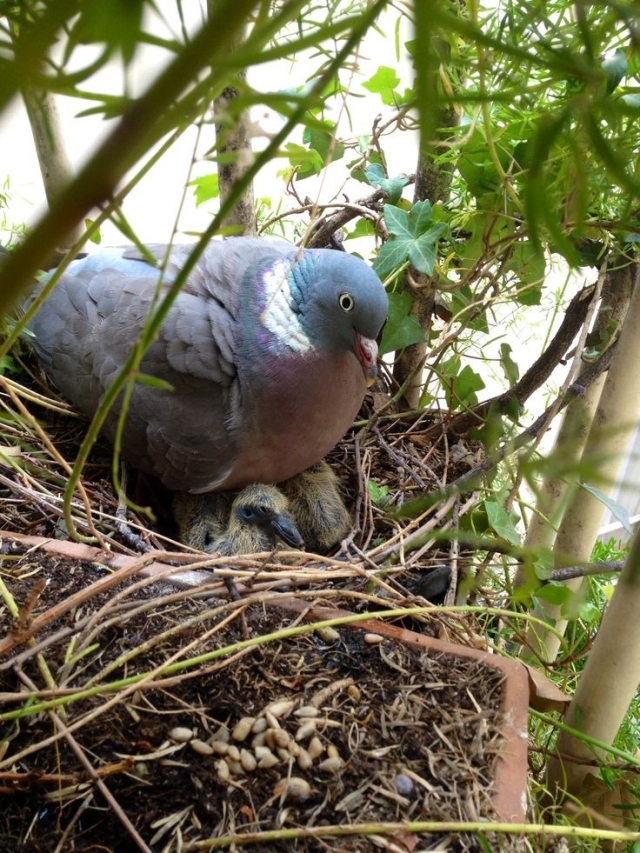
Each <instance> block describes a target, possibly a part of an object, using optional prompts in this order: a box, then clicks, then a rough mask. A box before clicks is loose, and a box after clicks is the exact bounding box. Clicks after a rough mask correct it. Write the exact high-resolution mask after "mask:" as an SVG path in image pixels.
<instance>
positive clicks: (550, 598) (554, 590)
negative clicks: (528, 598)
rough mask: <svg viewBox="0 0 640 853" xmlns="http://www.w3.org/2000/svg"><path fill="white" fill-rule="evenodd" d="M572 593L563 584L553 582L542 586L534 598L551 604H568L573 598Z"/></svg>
mask: <svg viewBox="0 0 640 853" xmlns="http://www.w3.org/2000/svg"><path fill="white" fill-rule="evenodd" d="M571 595H572V592H571V590H570V589H569V587H568V586H565V584H563V583H556V582H554V581H552V582H551V583H547V584H545V585H544V586H541V587H540V588H539V589H538V590H537V591H536V594H535V596H534V600H535V599H538V598H539V599H541V600H542V601H547V602H548V603H549V604H559V605H562V604H566V603H567V602H568V601H569V599H570V598H571Z"/></svg>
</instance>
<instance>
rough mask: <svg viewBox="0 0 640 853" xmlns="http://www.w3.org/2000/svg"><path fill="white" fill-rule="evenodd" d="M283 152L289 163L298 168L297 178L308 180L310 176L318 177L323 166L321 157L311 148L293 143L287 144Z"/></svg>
mask: <svg viewBox="0 0 640 853" xmlns="http://www.w3.org/2000/svg"><path fill="white" fill-rule="evenodd" d="M285 151H286V152H287V157H288V158H289V162H290V163H291V165H292V166H293V167H294V168H296V167H297V168H298V178H299V179H300V180H302V179H303V178H309V177H311V175H319V174H320V172H321V171H322V168H323V166H324V162H323V160H322V157H321V156H320V154H318V152H317V151H316V150H315V149H313V148H305V147H304V145H297V144H296V143H295V142H287V144H286V145H285Z"/></svg>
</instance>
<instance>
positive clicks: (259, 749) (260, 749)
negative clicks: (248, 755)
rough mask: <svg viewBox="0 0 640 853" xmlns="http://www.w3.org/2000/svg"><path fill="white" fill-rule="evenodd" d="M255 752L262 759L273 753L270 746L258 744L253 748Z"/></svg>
mask: <svg viewBox="0 0 640 853" xmlns="http://www.w3.org/2000/svg"><path fill="white" fill-rule="evenodd" d="M253 754H254V755H255V757H256V758H257V759H258V761H260V759H262V758H266V757H267V756H268V755H273V753H272V752H271V750H270V749H269V747H268V746H256V748H255V749H254V750H253Z"/></svg>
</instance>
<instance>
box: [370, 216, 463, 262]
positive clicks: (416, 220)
mask: <svg viewBox="0 0 640 853" xmlns="http://www.w3.org/2000/svg"><path fill="white" fill-rule="evenodd" d="M432 217H433V211H432V209H431V205H430V204H429V202H428V201H419V202H417V203H416V204H414V205H413V207H412V208H411V210H408V211H407V210H403V209H402V208H400V207H396V206H395V205H392V204H385V206H384V221H385V225H386V226H387V229H388V230H389V233H390V235H391V237H390V238H389V239H388V240H387V242H386V243H385V244H384V246H383V247H382V248H381V249H380V251H379V253H378V257H377V258H376V259H375V261H374V264H373V268H374V270H375V271H376V272H377V273H378V275H379V276H380V277H381V278H384V277H385V276H387V275H389V274H390V273H391V272H392V271H393V270H394V269H396V268H397V267H399V266H400V265H401V264H404V263H405V262H406V261H409V262H410V263H411V264H412V265H413V266H414V267H415V268H416V269H417V270H418V271H419V272H422V273H425V275H431V274H432V273H433V268H434V266H435V260H436V244H437V242H438V240H439V239H440V237H441V236H442V234H443V233H444V232H445V231H446V230H447V224H446V222H435V223H434V222H433V220H432ZM425 229H426V230H425Z"/></svg>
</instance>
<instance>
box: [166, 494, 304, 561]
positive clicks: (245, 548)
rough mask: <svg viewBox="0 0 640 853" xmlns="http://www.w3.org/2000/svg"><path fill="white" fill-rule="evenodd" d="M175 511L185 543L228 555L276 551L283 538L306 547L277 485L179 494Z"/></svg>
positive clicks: (299, 546)
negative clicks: (234, 492) (234, 491)
mask: <svg viewBox="0 0 640 853" xmlns="http://www.w3.org/2000/svg"><path fill="white" fill-rule="evenodd" d="M173 506H174V514H175V516H176V521H177V522H178V527H179V530H180V539H181V541H182V542H184V544H185V545H189V546H190V547H192V548H197V549H198V550H200V551H206V552H209V553H213V552H215V553H218V554H221V555H225V556H233V555H236V554H256V553H259V552H261V551H273V550H274V549H275V548H276V546H277V545H278V543H279V542H280V541H281V542H283V543H284V544H285V545H289V546H290V547H292V548H298V549H300V548H304V540H303V539H302V536H301V535H300V533H299V531H298V529H297V527H296V525H295V523H294V521H293V519H292V518H291V515H290V513H289V504H288V501H287V499H286V497H285V496H284V495H283V494H282V492H281V491H280V490H279V489H277V488H276V487H275V486H266V485H263V484H260V483H258V484H254V485H251V486H246V487H245V488H244V489H241V490H240V491H239V492H238V493H237V494H232V493H222V494H213V493H212V494H209V495H203V496H200V495H188V494H184V493H178V494H176V496H175V498H174V503H173Z"/></svg>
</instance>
